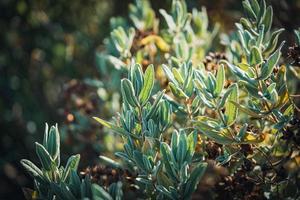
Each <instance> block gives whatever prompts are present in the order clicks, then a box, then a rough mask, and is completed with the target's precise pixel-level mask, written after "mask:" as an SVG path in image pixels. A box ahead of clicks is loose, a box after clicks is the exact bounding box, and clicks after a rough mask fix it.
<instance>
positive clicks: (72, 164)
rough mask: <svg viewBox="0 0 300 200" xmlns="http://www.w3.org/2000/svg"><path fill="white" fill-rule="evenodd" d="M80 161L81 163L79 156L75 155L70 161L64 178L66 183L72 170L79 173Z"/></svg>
mask: <svg viewBox="0 0 300 200" xmlns="http://www.w3.org/2000/svg"><path fill="white" fill-rule="evenodd" d="M79 161H80V155H79V154H76V155H73V156H71V157H70V158H69V159H68V161H67V164H66V167H65V170H64V173H63V178H62V179H63V180H64V181H65V180H66V179H67V178H68V176H69V174H70V172H71V171H72V170H74V171H77V168H78V164H79Z"/></svg>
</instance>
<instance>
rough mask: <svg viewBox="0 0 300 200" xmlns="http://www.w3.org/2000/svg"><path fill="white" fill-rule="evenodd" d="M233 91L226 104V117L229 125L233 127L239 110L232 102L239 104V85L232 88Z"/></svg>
mask: <svg viewBox="0 0 300 200" xmlns="http://www.w3.org/2000/svg"><path fill="white" fill-rule="evenodd" d="M232 87H233V88H232V91H231V93H230V95H229V96H228V100H227V102H226V103H225V115H226V116H227V125H228V126H231V125H232V124H233V123H234V122H235V119H236V117H237V114H238V109H237V107H236V106H234V104H232V103H231V101H234V102H238V100H239V99H238V98H239V93H238V85H237V84H236V83H234V84H233V86H232Z"/></svg>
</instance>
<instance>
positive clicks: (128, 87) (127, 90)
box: [121, 79, 139, 107]
mask: <svg viewBox="0 0 300 200" xmlns="http://www.w3.org/2000/svg"><path fill="white" fill-rule="evenodd" d="M121 92H122V95H123V98H125V100H126V101H127V102H128V103H129V104H130V105H131V106H132V107H139V102H138V100H137V98H136V96H135V92H134V88H133V86H132V83H131V82H130V81H129V80H128V79H122V81H121Z"/></svg>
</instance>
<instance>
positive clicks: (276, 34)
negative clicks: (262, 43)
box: [263, 28, 284, 56]
mask: <svg viewBox="0 0 300 200" xmlns="http://www.w3.org/2000/svg"><path fill="white" fill-rule="evenodd" d="M283 31H284V29H283V28H281V29H279V30H277V31H274V32H273V33H272V35H271V38H270V40H269V43H268V45H267V46H266V48H265V50H264V51H263V54H264V56H269V55H270V54H271V53H272V52H273V51H274V49H275V48H276V46H277V43H278V38H279V36H280V34H281V33H282V32H283Z"/></svg>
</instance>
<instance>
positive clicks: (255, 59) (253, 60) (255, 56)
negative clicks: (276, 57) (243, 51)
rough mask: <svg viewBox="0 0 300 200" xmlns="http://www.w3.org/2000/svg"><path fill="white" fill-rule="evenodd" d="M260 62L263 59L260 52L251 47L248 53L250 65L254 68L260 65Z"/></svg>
mask: <svg viewBox="0 0 300 200" xmlns="http://www.w3.org/2000/svg"><path fill="white" fill-rule="evenodd" d="M262 62H263V57H262V55H261V52H260V50H259V49H258V48H257V47H252V49H251V52H250V65H251V66H252V67H254V66H255V65H259V64H261V63H262Z"/></svg>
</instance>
